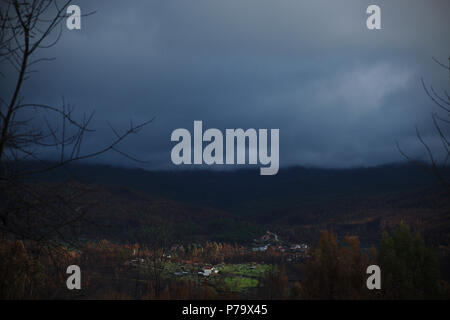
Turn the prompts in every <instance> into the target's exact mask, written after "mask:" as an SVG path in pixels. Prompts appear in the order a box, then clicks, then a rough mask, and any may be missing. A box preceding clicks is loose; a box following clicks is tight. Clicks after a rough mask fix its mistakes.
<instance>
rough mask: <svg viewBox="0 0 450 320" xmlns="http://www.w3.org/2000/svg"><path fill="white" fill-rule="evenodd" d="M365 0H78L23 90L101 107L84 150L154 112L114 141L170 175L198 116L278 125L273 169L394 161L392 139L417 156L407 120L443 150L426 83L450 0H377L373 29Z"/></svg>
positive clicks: (436, 77) (443, 79)
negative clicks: (76, 24)
mask: <svg viewBox="0 0 450 320" xmlns="http://www.w3.org/2000/svg"><path fill="white" fill-rule="evenodd" d="M372 2H373V1H312V0H308V1H305V0H302V1H300V0H282V1H280V0H277V1H275V0H270V1H269V0H247V1H242V0H239V1H238V0H217V1H210V0H208V1H206V0H195V1H187V0H183V1H132V2H129V1H77V4H79V5H80V7H81V9H82V12H83V13H85V12H89V11H91V10H97V13H96V14H94V15H92V16H89V17H86V18H84V19H83V20H82V30H81V31H68V30H67V31H65V33H64V34H63V37H62V38H61V40H60V42H59V43H58V44H57V46H56V47H54V48H52V49H51V50H48V51H47V52H45V54H46V55H50V56H55V57H56V58H57V60H56V61H54V62H50V63H47V64H43V65H41V66H40V73H38V74H36V75H34V77H33V78H32V79H31V80H30V81H29V82H28V83H27V94H28V99H34V101H40V102H46V103H58V102H59V101H60V97H61V96H64V97H65V98H66V99H67V100H69V101H70V102H71V103H72V104H74V105H76V107H77V110H78V111H79V112H84V111H86V112H88V111H89V110H94V109H95V110H96V122H95V123H94V125H95V126H96V127H97V128H98V133H97V134H96V135H95V136H92V137H91V138H90V139H88V140H87V141H86V145H85V150H86V151H87V150H93V149H95V148H96V147H99V146H101V145H102V144H106V143H108V141H110V139H112V135H111V132H110V131H109V129H108V127H107V126H106V121H109V122H111V123H112V124H113V125H115V126H116V127H119V128H120V127H122V128H125V127H126V126H127V124H128V121H129V120H130V119H132V120H133V121H135V122H136V123H137V122H139V121H144V120H147V119H151V118H153V117H156V118H155V120H154V122H153V123H152V124H151V125H150V126H148V127H147V128H146V129H145V130H143V131H141V133H140V134H139V135H137V136H133V137H131V138H130V140H128V141H127V143H125V144H124V145H122V146H121V148H122V150H124V151H127V152H129V153H130V154H132V155H134V156H137V157H139V158H142V159H147V160H149V161H150V165H148V166H147V168H167V167H170V163H171V162H170V149H171V147H172V145H173V144H172V143H171V142H170V133H171V132H172V131H173V130H174V129H176V128H180V127H185V128H188V129H190V130H192V125H193V121H194V120H203V124H204V127H208V128H209V127H215V128H220V129H225V128H236V127H242V128H249V127H253V128H280V163H281V165H293V164H299V165H308V166H326V167H346V166H360V165H363V166H366V165H367V166H368V165H377V164H382V163H387V162H394V161H401V160H402V157H401V156H400V154H399V152H398V150H397V149H396V146H395V143H396V141H398V142H399V143H400V144H401V145H402V146H403V147H404V149H406V150H408V151H409V152H410V153H411V154H412V155H417V156H418V155H420V154H422V153H423V152H422V151H423V150H422V149H421V147H420V145H419V144H418V142H417V139H416V137H415V129H414V126H415V125H418V126H419V128H420V129H421V130H422V132H423V134H424V136H425V137H426V138H427V139H428V140H427V141H429V142H430V144H432V145H436V146H437V142H438V140H437V137H436V136H435V133H434V132H433V131H432V126H431V119H430V111H431V110H432V109H431V105H430V103H429V100H428V99H427V98H426V96H425V94H424V92H423V89H422V88H421V84H420V77H421V76H423V77H424V78H425V79H426V80H427V81H429V82H430V83H433V84H434V85H435V86H437V87H445V86H448V74H447V73H445V71H443V70H442V69H440V68H439V67H438V66H437V65H436V64H435V63H434V62H433V61H432V60H431V57H436V58H439V59H441V60H442V61H446V59H447V57H448V55H449V53H450V42H449V41H448V32H449V31H450V23H449V20H448V18H447V17H446V16H445V13H447V12H449V9H450V3H449V2H448V1H445V0H443V1H437V0H436V1H426V0H420V1H406V0H405V1H375V2H373V4H379V5H380V7H381V10H382V28H383V29H382V30H377V31H369V30H367V28H366V27H365V19H366V14H365V11H366V8H367V6H368V5H369V4H372ZM2 84H3V83H2ZM5 85H6V84H5ZM100 160H101V161H107V162H109V163H114V164H124V165H129V164H130V162H129V161H127V160H124V159H122V158H120V157H119V156H118V155H115V154H108V155H105V156H104V157H103V158H101V159H100ZM131 165H134V164H133V163H131Z"/></svg>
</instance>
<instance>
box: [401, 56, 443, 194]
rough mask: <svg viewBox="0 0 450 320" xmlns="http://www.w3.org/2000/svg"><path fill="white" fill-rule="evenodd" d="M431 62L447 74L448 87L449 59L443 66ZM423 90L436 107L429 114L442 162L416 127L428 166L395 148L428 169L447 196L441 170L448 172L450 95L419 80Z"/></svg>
mask: <svg viewBox="0 0 450 320" xmlns="http://www.w3.org/2000/svg"><path fill="white" fill-rule="evenodd" d="M433 60H434V61H435V62H436V63H437V64H438V65H439V66H440V67H442V68H443V69H444V70H446V71H447V72H449V85H450V57H449V65H448V66H447V65H445V64H444V63H442V62H440V61H438V60H437V59H434V58H433ZM421 82H422V86H423V89H424V91H425V93H426V95H427V96H428V97H429V98H430V100H431V101H432V102H433V105H434V106H435V107H436V109H437V111H433V112H432V113H431V118H432V122H433V126H434V128H435V130H436V133H437V135H438V136H439V139H440V141H441V144H442V148H443V151H444V152H443V155H444V156H443V159H442V161H439V160H438V157H437V153H436V152H434V151H433V150H432V148H431V146H430V145H429V143H427V142H426V141H425V140H424V138H423V137H422V135H421V133H420V131H419V129H418V128H417V126H416V136H417V139H418V140H419V142H420V143H421V145H422V146H423V147H424V149H425V151H426V155H427V157H428V161H429V163H428V164H425V163H423V162H421V161H418V160H416V159H413V158H411V157H410V156H409V155H408V154H407V153H406V152H404V151H403V150H402V149H401V148H400V146H399V144H398V143H397V147H398V149H399V151H400V153H401V154H402V155H403V156H404V157H405V158H406V159H408V160H409V161H412V162H414V163H418V164H420V165H422V166H425V167H426V168H427V169H429V170H430V171H431V172H432V174H433V175H434V176H435V177H436V178H437V180H438V181H439V183H440V184H441V185H442V186H443V187H444V189H445V191H446V193H447V194H449V195H450V181H449V177H448V174H446V173H445V172H443V170H446V169H447V170H448V165H449V158H450V134H449V130H450V95H449V92H448V91H447V90H442V92H441V93H439V92H438V91H437V90H436V89H435V88H434V87H433V86H430V85H427V84H426V83H425V81H424V80H423V78H422V79H421Z"/></svg>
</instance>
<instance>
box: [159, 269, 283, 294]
mask: <svg viewBox="0 0 450 320" xmlns="http://www.w3.org/2000/svg"><path fill="white" fill-rule="evenodd" d="M216 267H217V268H218V270H219V273H218V274H214V275H211V276H209V277H207V278H206V279H207V280H208V283H211V285H213V286H214V287H217V288H220V287H222V286H223V285H225V286H226V287H227V290H231V291H233V292H243V291H245V290H247V289H249V288H255V287H258V285H259V281H260V279H261V278H262V277H263V276H264V275H265V274H266V273H267V272H269V271H273V272H276V273H277V272H278V268H277V266H274V265H270V264H254V263H242V264H222V265H218V266H216ZM183 271H185V272H184V273H183ZM198 271H201V268H200V266H196V267H188V266H185V268H184V269H182V268H181V266H179V265H178V264H176V263H172V262H168V263H167V264H166V265H165V268H164V276H165V277H170V278H173V277H176V278H178V279H180V280H182V279H183V280H187V279H189V280H197V279H198V277H202V276H199V275H198V274H197V272H198ZM202 278H203V277H202Z"/></svg>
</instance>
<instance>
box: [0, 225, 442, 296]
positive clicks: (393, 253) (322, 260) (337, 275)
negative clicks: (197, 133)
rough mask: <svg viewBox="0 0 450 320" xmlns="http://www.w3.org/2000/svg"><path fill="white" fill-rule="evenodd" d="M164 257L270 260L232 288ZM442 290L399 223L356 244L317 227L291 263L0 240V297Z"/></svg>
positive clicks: (229, 250) (270, 254)
mask: <svg viewBox="0 0 450 320" xmlns="http://www.w3.org/2000/svg"><path fill="white" fill-rule="evenodd" d="M171 249H172V250H171ZM169 255H170V257H169ZM168 259H170V261H171V263H175V262H176V263H179V265H183V264H191V265H198V266H202V265H204V264H218V263H223V262H225V263H242V262H258V261H259V262H267V263H272V264H276V265H278V268H271V269H269V271H267V272H266V273H265V274H264V275H262V277H261V278H260V279H259V285H258V287H256V288H253V290H249V291H247V292H241V293H237V292H236V291H234V290H233V288H230V287H227V285H226V284H225V283H224V282H223V279H221V278H220V277H215V279H216V280H215V281H209V279H208V278H207V277H197V278H196V279H195V280H192V279H189V280H188V279H180V278H176V277H170V276H168V275H169V274H168V273H165V271H166V270H165V269H166V264H167V262H168ZM71 264H76V265H79V266H80V267H81V270H82V290H73V291H70V290H67V289H66V279H67V277H68V275H67V274H66V268H67V266H69V265H71ZM372 264H376V265H379V266H380V269H381V290H376V289H374V290H369V289H368V288H367V286H366V280H367V278H368V276H369V275H368V274H367V273H366V269H367V267H368V266H369V265H372ZM299 278H300V280H299ZM449 292H450V290H449V286H448V283H447V282H445V281H443V280H441V279H440V275H439V268H438V261H437V259H436V257H435V255H434V252H433V250H432V249H430V248H427V247H426V246H425V242H424V241H423V239H422V237H421V236H420V235H419V234H414V233H413V232H411V231H410V229H409V228H408V227H407V226H405V225H403V224H400V225H399V226H398V227H397V228H396V229H395V230H394V231H392V232H391V233H384V234H383V236H382V240H381V241H380V243H379V246H378V248H377V249H376V248H375V247H372V248H370V249H362V248H361V247H360V241H359V238H358V237H357V236H350V235H347V236H346V237H345V238H344V239H343V241H342V242H341V243H340V242H339V241H338V239H337V238H336V236H335V235H334V234H333V233H332V232H329V231H323V232H322V235H321V237H320V240H319V242H318V243H317V245H316V246H315V247H314V249H313V250H312V252H310V257H309V258H308V259H306V261H304V262H296V263H294V262H291V263H287V262H286V259H285V256H284V255H283V253H282V252H280V251H277V250H274V249H269V250H267V251H266V252H257V253H255V252H251V251H249V250H246V248H244V247H242V246H240V245H237V244H235V245H231V244H226V243H216V242H206V243H205V244H203V245H201V246H200V245H189V246H181V245H179V246H176V247H175V248H161V247H156V246H146V245H143V244H128V245H125V244H115V243H112V242H109V241H107V240H103V241H100V242H96V243H92V242H90V243H86V244H84V245H83V246H82V247H80V248H78V249H69V248H67V247H66V246H62V245H61V246H58V247H48V246H42V244H39V243H38V242H22V241H13V240H5V239H4V240H1V242H0V298H1V299H54V298H59V299H238V298H244V299H245V298H254V299H440V298H446V299H448V298H450V295H449Z"/></svg>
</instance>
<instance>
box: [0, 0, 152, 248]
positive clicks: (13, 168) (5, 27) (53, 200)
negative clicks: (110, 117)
mask: <svg viewBox="0 0 450 320" xmlns="http://www.w3.org/2000/svg"><path fill="white" fill-rule="evenodd" d="M70 4H71V1H70V0H68V1H67V0H65V1H58V0H24V1H19V0H0V70H1V71H2V72H1V73H0V77H3V78H4V79H3V80H5V81H8V82H9V83H11V84H12V85H13V90H12V92H3V91H5V90H3V89H1V92H0V94H1V96H0V120H1V128H0V203H1V204H0V235H2V236H3V237H7V238H14V239H23V240H26V241H33V242H39V243H45V245H46V246H57V245H58V244H60V243H61V242H64V243H73V240H74V239H75V238H71V237H70V236H69V234H72V233H71V231H76V230H77V229H78V230H79V228H81V224H80V223H81V221H82V220H83V218H84V217H85V215H86V212H87V209H88V207H89V202H88V201H86V199H87V196H86V195H87V194H88V193H89V192H91V190H90V189H89V188H87V187H86V186H82V185H80V184H76V183H72V184H67V183H66V184H64V185H62V184H55V183H41V182H40V183H33V177H36V175H37V174H41V173H43V172H48V171H51V170H55V169H56V168H61V167H67V165H68V164H70V163H73V162H75V161H79V160H83V159H89V158H93V157H96V156H99V155H101V154H103V153H106V152H117V153H119V154H121V155H122V156H124V157H127V158H130V159H132V160H135V161H139V160H138V159H136V158H135V157H133V156H131V155H129V154H128V153H125V152H123V151H121V150H120V149H119V144H120V143H122V142H123V141H124V140H125V139H127V138H128V137H129V136H130V135H133V134H136V133H138V132H139V131H140V129H142V128H143V127H144V126H146V125H147V124H148V123H149V122H150V121H151V120H150V121H145V122H143V123H139V124H133V123H132V122H130V125H129V127H127V128H126V129H124V130H123V129H122V130H118V129H116V128H114V127H112V126H111V125H110V128H111V136H112V138H111V141H110V142H109V143H107V144H106V145H104V146H103V147H100V148H99V149H98V150H95V151H93V152H86V153H84V152H83V149H82V144H83V141H85V140H87V139H89V138H90V137H94V138H95V130H94V129H93V128H91V123H92V119H93V117H94V113H93V112H92V113H90V114H83V115H77V114H76V112H75V110H74V108H73V107H72V106H71V105H70V104H68V103H67V102H66V101H65V100H64V99H62V102H61V105H59V106H58V105H49V104H45V103H41V102H36V101H27V99H26V97H25V96H24V88H25V87H26V83H27V80H28V79H29V78H30V77H31V76H32V75H33V73H34V72H36V66H37V65H39V64H41V63H43V62H47V61H51V60H52V59H51V58H42V54H41V52H45V50H46V49H48V48H51V47H53V46H54V45H55V44H56V43H57V42H58V40H59V39H60V37H61V35H62V33H63V30H64V28H63V24H64V22H65V19H66V18H67V17H68V15H67V8H68V6H69V5H70ZM88 15H89V14H88ZM37 52H39V54H37ZM4 70H12V71H4ZM53 153H55V154H56V155H57V156H56V157H55V161H47V160H46V159H47V158H48V157H46V155H48V154H53ZM43 155H44V156H43ZM30 163H32V165H30Z"/></svg>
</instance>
